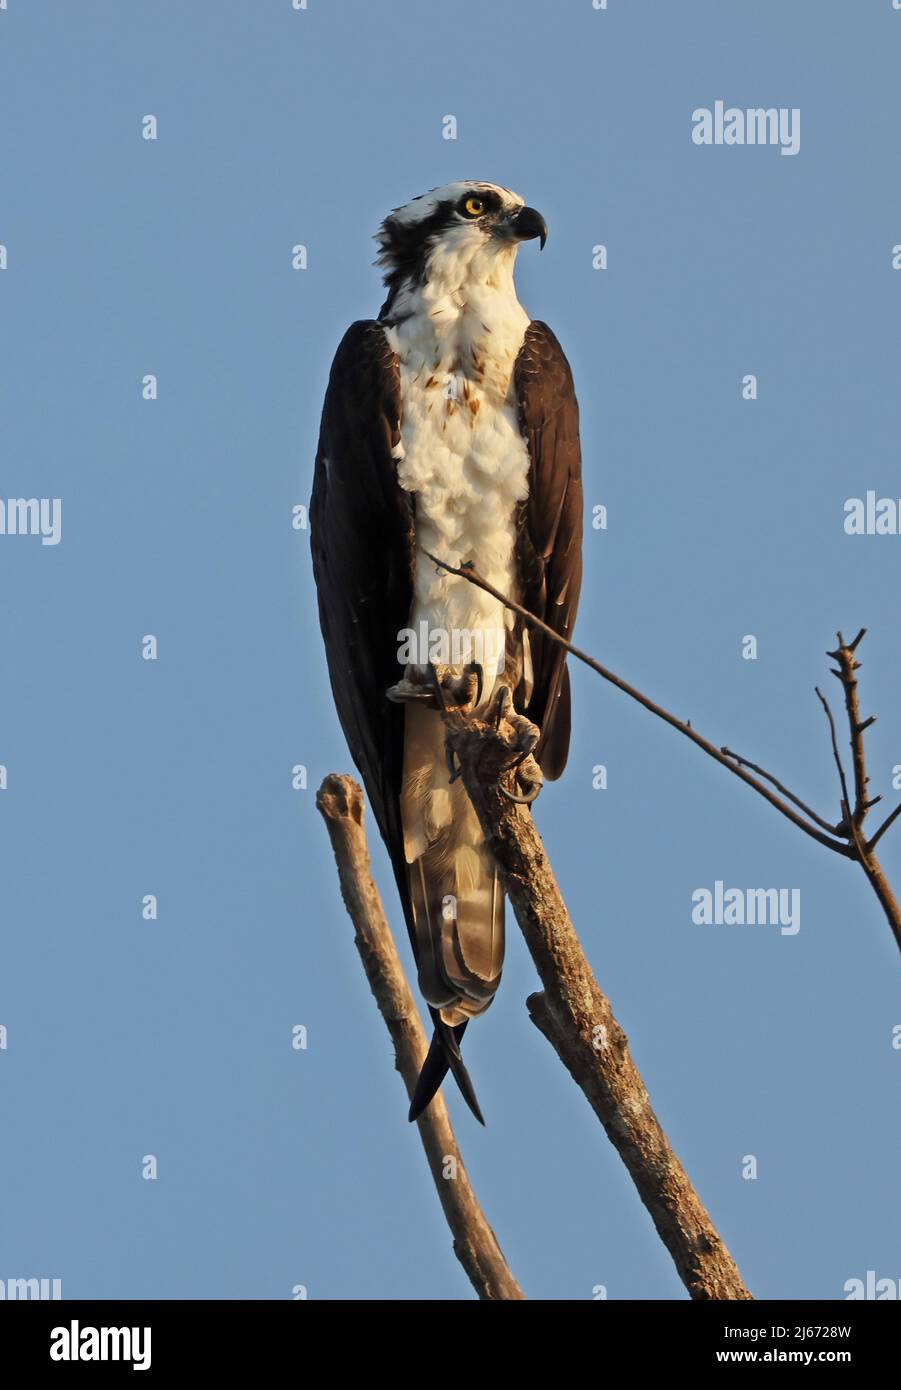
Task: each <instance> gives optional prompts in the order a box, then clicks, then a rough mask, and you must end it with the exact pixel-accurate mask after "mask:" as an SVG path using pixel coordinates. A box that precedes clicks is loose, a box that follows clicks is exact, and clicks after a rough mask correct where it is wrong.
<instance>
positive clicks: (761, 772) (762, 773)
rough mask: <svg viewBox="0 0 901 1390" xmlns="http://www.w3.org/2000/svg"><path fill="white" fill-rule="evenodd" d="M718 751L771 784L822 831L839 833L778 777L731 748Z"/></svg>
mask: <svg viewBox="0 0 901 1390" xmlns="http://www.w3.org/2000/svg"><path fill="white" fill-rule="evenodd" d="M720 751H721V752H722V753H724V754H725V756H726V757H727V758H734V759H735V761H736V762H737V763H739V764H740V765H741V766H742V767H747V768H750V770H751V771H752V772H756V773H757V775H758V777H763V778H764V779H765V780H766V781H767V782H772V784H773V786H774V787H775V788H776V790H777V791H780V792H781V793H782V795H783V796H784V797H787V798H788V800H789V801H793V802H794V804H795V805H796V806H797V807H798V808H799V810H801V811H803V812H804V814H805V815H807V816H809V817H810V819H811V820H812V821H813V822H814V823H815V824H816V825H819V826H822V828H823V829H824V830H828V832H829V834H830V835H837V834H838V833H839V827H838V826H835V825H830V824H829V821H827V820H824V819H823V817H822V816H818V815H817V813H816V811H813V810H811V808H810V807H809V806H808V805H807V803H806V802H804V801H802V800H801V798H800V797H798V796H795V794H794V792H791V791H789V789H788V787H785V786H783V785H782V783H781V782H780V781H779V779H778V777H774V776H773V774H772V773H771V772H767V771H766V769H765V768H762V767H758V765H757V763H752V762H750V761H749V760H748V759H747V758H743V757H741V755H740V754H739V753H733V752H732V749H731V748H722V749H721V750H720Z"/></svg>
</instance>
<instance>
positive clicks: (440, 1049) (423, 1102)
mask: <svg viewBox="0 0 901 1390" xmlns="http://www.w3.org/2000/svg"><path fill="white" fill-rule="evenodd" d="M432 1015H433V1017H434V1019H435V1032H434V1033H433V1034H432V1041H431V1043H430V1045H429V1050H428V1053H427V1054H426V1059H425V1062H424V1063H423V1065H422V1071H421V1072H420V1073H419V1080H418V1081H417V1082H416V1089H415V1090H414V1092H413V1099H412V1100H411V1102H410V1116H409V1118H410V1120H418V1119H419V1116H420V1115H421V1114H422V1112H423V1111H424V1110H425V1109H426V1108H427V1106H429V1105H430V1104H431V1102H432V1100H433V1099H434V1097H435V1093H436V1092H437V1090H438V1088H439V1086H440V1085H441V1083H442V1081H443V1080H444V1078H445V1076H446V1075H447V1073H448V1071H450V1072H451V1074H452V1076H453V1078H454V1080H455V1081H456V1083H457V1085H458V1086H459V1088H460V1092H461V1094H462V1096H463V1099H464V1100H465V1101H466V1104H467V1105H468V1106H469V1108H470V1110H471V1111H472V1113H473V1114H474V1115H475V1117H476V1119H477V1120H478V1122H479V1124H481V1125H483V1124H484V1123H485V1120H484V1118H483V1116H482V1111H481V1109H480V1107H479V1102H478V1100H477V1098H476V1093H475V1088H474V1087H473V1084H472V1080H471V1079H470V1075H469V1072H468V1071H467V1070H466V1067H465V1065H464V1062H463V1057H462V1055H461V1053H460V1039H461V1038H462V1036H463V1034H464V1032H465V1031H466V1024H465V1023H459V1024H458V1025H457V1026H456V1027H455V1028H451V1027H450V1025H449V1024H447V1023H445V1022H444V1021H443V1020H442V1019H441V1018H440V1016H439V1015H438V1013H437V1011H436V1010H432Z"/></svg>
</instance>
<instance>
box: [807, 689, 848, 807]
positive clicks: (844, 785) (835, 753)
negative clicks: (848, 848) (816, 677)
mask: <svg viewBox="0 0 901 1390" xmlns="http://www.w3.org/2000/svg"><path fill="white" fill-rule="evenodd" d="M814 690H815V691H816V693H817V696H818V698H819V701H820V704H821V705H822V706H823V709H824V710H825V711H826V718H827V719H828V720H829V734H830V736H831V738H832V756H833V758H834V759H835V766H836V767H837V768H838V780H839V782H840V783H841V788H842V798H841V806H842V815H843V816H844V818H845V825H846V827H847V829H848V831H849V833H850V830H851V816H850V812H849V809H848V807H849V802H848V783H847V782H846V780H845V769H844V768H843V767H842V759H841V754H840V753H839V751H838V740H837V738H836V736H835V720H834V719H833V717H832V710H831V709H830V708H829V701H828V700H827V699H826V696H825V695H824V694H823V692H822V691H821V690H820V687H819V686H818V685H815V686H814Z"/></svg>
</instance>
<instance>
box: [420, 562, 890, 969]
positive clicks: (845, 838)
mask: <svg viewBox="0 0 901 1390" xmlns="http://www.w3.org/2000/svg"><path fill="white" fill-rule="evenodd" d="M424 553H425V554H426V555H428V557H429V559H430V560H432V561H434V563H435V564H436V565H438V567H439V568H440V569H443V570H446V571H447V573H448V574H455V575H458V576H459V577H460V578H462V579H466V580H467V581H468V582H469V583H470V584H474V585H475V586H476V588H479V589H484V591H485V592H486V593H488V594H491V595H492V597H493V598H496V599H497V600H498V602H499V603H502V604H503V605H504V607H505V608H509V609H510V610H511V612H513V613H518V614H519V616H520V617H521V618H522V619H523V621H524V622H526V623H527V624H529V626H531V627H534V628H537V629H538V631H539V632H543V633H545V634H546V636H548V637H549V638H550V639H551V641H552V642H556V643H557V644H558V645H559V646H561V647H563V648H564V649H565V650H566V651H568V652H569V653H570V654H571V655H572V656H574V657H575V658H576V659H577V660H578V661H582V662H584V664H585V665H586V666H589V667H590V668H591V670H592V671H595V672H596V673H597V674H598V675H599V676H601V677H602V678H603V679H604V680H605V681H609V683H610V684H611V685H615V686H616V688H617V690H621V691H622V692H623V694H625V695H628V696H629V698H630V699H632V700H635V701H636V703H638V704H639V705H641V706H642V707H643V708H644V709H646V710H648V711H649V712H650V713H651V714H654V715H656V716H657V718H658V719H662V720H663V722H664V723H665V724H669V725H670V726H671V727H672V728H674V729H678V731H679V733H680V734H684V735H685V737H686V738H689V739H691V741H692V743H694V744H696V745H697V747H698V748H701V749H703V751H704V752H705V753H707V754H708V756H709V757H711V758H713V759H714V761H715V762H718V763H719V764H720V765H721V766H722V767H726V768H728V769H729V771H730V772H732V773H734V774H735V776H736V777H739V778H740V779H741V780H742V781H743V782H747V784H748V786H750V787H753V788H754V790H755V791H756V792H758V793H759V794H760V795H761V796H762V797H763V799H764V800H765V801H768V802H769V803H770V805H771V806H774V807H775V808H776V810H777V811H779V812H780V814H781V815H783V816H785V818H786V819H787V820H790V821H791V822H792V824H793V825H796V826H797V827H798V829H799V830H803V831H804V834H805V835H809V836H810V838H811V839H812V840H816V841H817V843H818V844H821V845H825V846H826V848H827V849H831V850H832V851H833V853H834V854H840V855H842V856H843V858H845V859H851V860H853V861H854V862H855V863H858V864H859V865H860V867H861V868H862V869H863V871H864V873H865V874H866V877H867V879H868V881H869V883H870V885H871V887H872V889H873V891H874V892H875V894H876V897H877V898H878V900H879V903H880V905H881V907H882V909H883V911H884V913H885V916H886V918H887V920H888V923H889V926H890V927H891V929H892V932H893V934H894V937H895V941H896V943H897V945H898V947H899V949H901V905H899V903H898V901H897V899H896V897H895V895H894V893H893V892H892V889H891V886H890V884H889V882H888V879H887V878H886V876H885V873H884V871H883V869H882V866H881V865H880V863H879V861H878V860H877V859H876V857H875V855H874V854H873V849H874V848H875V846H876V844H877V843H878V842H879V840H880V839H881V838H882V836H883V835H884V834H885V832H886V831H887V830H888V829H889V828H890V826H891V825H893V823H894V822H895V820H896V819H897V817H898V816H899V814H901V806H898V807H896V808H895V810H894V811H892V813H891V814H890V815H889V816H888V817H887V818H886V820H885V821H884V822H883V823H882V825H881V826H880V828H879V829H878V830H877V831H876V833H875V835H873V837H872V839H871V840H870V841H869V843H867V842H866V841H865V840H864V838H863V835H862V827H863V824H864V821H865V819H866V815H867V811H868V810H869V809H870V807H872V806H875V805H876V804H877V802H878V801H879V800H881V798H880V797H878V796H877V797H873V798H872V800H868V799H867V784H868V780H869V779H868V777H867V774H866V764H865V759H864V748H863V735H864V733H865V731H866V730H867V729H868V728H869V727H870V725H871V724H872V723H873V722H874V720H875V715H871V716H870V717H869V719H863V720H862V719H861V718H860V707H859V703H858V698H857V678H856V675H855V672H856V671H858V670H860V663H859V662H858V661H857V659H856V656H855V652H856V650H857V648H858V646H859V645H860V643H861V641H862V640H863V637H864V635H865V633H866V628H861V630H860V632H858V634H857V636H856V637H855V638H854V640H853V642H850V643H846V642H845V641H844V639H843V637H842V634H841V633H840V632H839V633H838V648H837V650H836V651H835V652H830V653H829V656H831V657H832V658H833V659H834V660H836V661H837V662H838V664H839V669H838V670H837V671H833V675H834V676H836V677H837V678H838V680H839V681H840V682H841V684H842V687H843V690H844V694H845V709H846V711H847V715H848V724H849V727H850V731H851V750H852V757H853V766H854V788H855V798H854V806H853V808H852V806H851V800H850V797H849V795H848V786H847V781H846V779H845V773H844V769H843V767H842V763H841V757H840V755H839V751H838V742H837V738H836V732H835V721H834V719H833V717H832V711H831V710H830V708H829V705H828V702H827V701H826V700H825V698H824V697H823V695H822V693H821V692H820V691H819V689H818V690H817V695H818V696H819V698H820V701H821V702H822V704H823V708H824V709H825V711H826V716H827V718H828V720H829V726H830V733H831V736H832V749H833V756H834V758H835V762H836V767H837V768H838V771H839V778H840V781H841V786H842V821H841V823H840V824H839V825H837V826H830V825H829V824H828V822H826V821H824V820H823V818H822V817H821V816H818V815H817V814H816V812H815V811H812V810H811V809H810V807H809V806H807V805H806V804H805V803H804V802H803V801H801V799H800V797H798V796H796V795H795V794H794V792H791V791H789V790H788V788H787V787H785V786H783V784H782V783H781V782H779V781H777V779H776V778H775V777H773V776H772V774H771V773H768V772H765V771H764V770H763V769H762V768H758V767H756V765H755V764H754V763H749V762H748V761H747V759H745V758H740V757H738V755H737V754H735V753H732V752H730V750H729V749H726V748H717V747H716V746H715V745H714V744H712V743H711V742H710V741H709V739H706V738H702V736H701V735H700V734H699V733H697V732H696V730H694V729H693V728H692V726H691V722H690V720H682V719H677V718H676V717H675V715H673V714H670V712H669V710H666V709H664V708H663V707H662V706H661V705H658V704H655V702H654V701H653V700H650V699H648V697H647V695H643V694H642V693H641V691H640V690H636V689H635V687H634V686H632V685H629V683H628V682H627V681H624V680H622V679H621V678H620V677H619V676H617V675H616V674H615V673H614V672H613V671H609V670H608V669H607V667H606V666H602V665H601V663H600V662H599V661H595V659H594V657H591V656H589V655H588V654H587V652H583V651H580V649H579V648H578V647H575V646H573V644H572V643H571V642H567V640H566V638H565V637H561V635H560V633H559V632H555V631H554V629H553V628H552V627H550V626H549V624H548V623H546V622H544V621H543V620H542V619H541V618H537V617H536V616H535V614H534V613H530V612H529V610H528V609H527V608H524V607H523V606H522V604H520V603H516V602H515V601H514V600H513V599H511V598H508V597H507V595H506V594H504V593H501V591H500V590H499V589H496V588H495V587H494V585H493V584H489V583H488V581H487V579H483V577H482V576H481V575H480V574H479V572H478V571H477V570H476V568H475V566H474V565H473V564H471V563H470V562H469V561H466V562H465V563H464V564H462V565H460V566H455V565H450V564H448V563H447V562H446V561H445V560H441V559H439V558H438V556H437V555H432V554H431V553H430V552H429V551H425V552H424ZM745 768H753V769H754V771H755V772H757V773H758V774H759V778H763V779H765V781H767V782H770V783H771V785H772V786H774V787H776V788H777V789H778V790H779V791H780V792H781V793H782V795H783V796H784V797H786V798H787V801H783V800H782V799H781V798H780V797H778V796H775V795H774V794H773V792H771V791H770V789H769V787H767V786H766V785H765V784H764V781H761V780H758V777H754V776H752V775H751V773H750V772H746V771H745ZM788 803H791V805H790V804H788ZM792 805H794V806H797V807H798V808H799V810H801V811H803V812H804V815H806V816H808V817H809V818H810V819H809V820H805V819H804V817H803V816H800V815H798V814H797V812H796V811H794V810H793V809H792ZM818 827H819V828H818ZM824 832H825V833H824ZM835 837H841V838H835Z"/></svg>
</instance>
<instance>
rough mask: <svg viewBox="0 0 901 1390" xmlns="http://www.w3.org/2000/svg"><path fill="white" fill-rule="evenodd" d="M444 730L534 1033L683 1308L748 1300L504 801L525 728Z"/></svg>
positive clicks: (448, 722) (542, 859) (545, 871)
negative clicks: (607, 1155)
mask: <svg viewBox="0 0 901 1390" xmlns="http://www.w3.org/2000/svg"><path fill="white" fill-rule="evenodd" d="M444 719H445V727H446V729H447V742H448V748H449V749H450V751H451V753H452V754H453V755H455V756H456V757H457V759H458V760H459V765H460V775H462V777H463V782H464V785H465V787H466V790H467V793H468V794H469V797H470V799H471V801H472V803H473V806H474V807H475V810H476V813H477V815H478V817H479V821H480V823H481V826H482V830H483V831H484V834H485V837H486V840H487V843H488V847H489V849H490V850H491V853H492V854H493V856H494V858H495V860H496V862H497V864H498V866H499V868H500V870H501V874H502V877H503V881H504V888H505V890H506V892H507V895H508V896H509V899H510V902H511V904H512V906H513V910H514V912H515V914H516V919H517V921H518V922H519V925H520V927H521V929H522V932H523V935H524V936H525V939H526V943H527V945H528V947H529V950H530V952H531V954H532V959H533V960H534V962H535V966H536V968H537V970H538V974H539V977H540V979H541V982H542V984H543V986H544V991H543V993H541V994H534V995H532V996H530V998H529V1000H528V1008H529V1013H530V1016H531V1018H532V1021H533V1023H535V1025H536V1026H537V1027H538V1028H539V1029H540V1031H541V1032H542V1033H544V1035H545V1037H546V1038H547V1039H548V1041H549V1042H550V1043H551V1045H552V1046H553V1047H554V1049H555V1050H556V1052H557V1055H558V1056H559V1057H560V1060H561V1061H562V1062H563V1064H564V1066H565V1067H566V1068H567V1069H568V1070H569V1072H570V1073H571V1075H572V1077H573V1079H574V1080H575V1081H576V1083H577V1085H579V1086H580V1087H581V1089H582V1090H583V1091H584V1093H585V1095H586V1097H587V1099H588V1101H589V1103H590V1104H591V1106H592V1108H593V1109H594V1111H595V1113H596V1114H597V1116H598V1118H599V1120H600V1121H601V1124H602V1125H603V1126H604V1129H605V1130H606V1132H607V1135H608V1137H609V1139H610V1141H611V1143H612V1144H613V1145H614V1147H615V1148H616V1150H617V1152H618V1154H619V1155H620V1157H621V1158H622V1160H623V1162H624V1163H625V1165H626V1168H627V1169H628V1171H629V1174H630V1176H631V1177H632V1180H633V1182H634V1183H635V1186H636V1188H637V1189H638V1194H639V1196H640V1198H641V1200H642V1202H643V1203H644V1205H645V1206H646V1207H647V1209H648V1211H649V1213H650V1215H651V1218H652V1220H653V1222H654V1225H655V1226H656V1228H657V1231H658V1234H659V1235H660V1238H661V1240H662V1241H663V1243H664V1245H665V1246H666V1248H667V1250H668V1251H669V1252H670V1255H671V1256H672V1258H673V1261H674V1262H675V1265H676V1269H677V1271H678V1273H679V1276H680V1278H681V1279H682V1281H683V1282H684V1284H685V1286H686V1288H687V1289H688V1291H689V1293H690V1294H691V1297H692V1298H695V1299H748V1298H750V1297H751V1295H750V1294H749V1292H748V1290H747V1289H746V1287H745V1285H744V1283H743V1281H742V1278H741V1275H740V1274H739V1272H738V1269H737V1268H736V1265H735V1262H734V1261H733V1259H732V1256H731V1255H730V1254H729V1251H728V1250H727V1248H726V1246H725V1244H724V1242H723V1240H722V1239H721V1237H720V1235H719V1234H718V1232H717V1230H716V1228H715V1226H714V1225H713V1223H712V1221H711V1220H710V1217H709V1216H708V1214H707V1212H706V1210H705V1209H704V1206H703V1204H702V1202H701V1200H700V1198H699V1197H698V1194H697V1193H696V1191H695V1189H694V1187H693V1186H692V1184H691V1182H690V1180H689V1178H688V1176H687V1174H686V1173H685V1170H684V1169H683V1167H682V1165H681V1163H680V1162H679V1159H678V1158H677V1157H676V1155H675V1154H674V1152H673V1150H672V1148H671V1147H670V1144H669V1140H668V1139H667V1137H666V1135H665V1134H664V1132H663V1130H662V1128H661V1126H660V1122H659V1120H658V1119H657V1116H656V1115H655V1114H654V1111H653V1109H652V1107H651V1102H650V1100H649V1099H648V1093H647V1091H646V1089H645V1086H644V1082H643V1081H642V1079H641V1076H640V1075H639V1072H638V1069H637V1067H636V1066H635V1063H634V1061H633V1060H632V1056H631V1053H630V1051H629V1043H628V1039H627V1038H626V1035H625V1033H624V1032H623V1030H622V1028H621V1027H620V1025H619V1024H618V1023H617V1021H616V1019H615V1018H614V1015H613V1010H612V1009H611V1006H610V1003H609V1001H608V999H607V998H606V996H605V995H604V994H603V992H602V991H601V989H600V987H599V985H598V983H597V981H596V979H595V978H594V975H593V974H592V971H591V968H590V966H589V964H588V962H587V960H586V959H585V955H584V953H583V951H582V947H581V944H580V942H579V938H578V936H577V935H576V932H575V929H574V927H573V925H572V922H571V921H570V918H569V915H568V913H567V910H566V905H565V903H564V901H563V898H562V895H561V893H560V889H559V888H558V886H557V882H556V879H555V878H554V874H553V871H552V869H551V866H550V864H549V862H548V859H547V856H546V855H545V852H544V847H543V845H542V843H541V840H540V838H539V836H538V832H537V831H536V829H535V825H534V823H533V821H532V817H531V815H530V814H529V812H528V811H527V809H526V808H525V806H523V805H520V804H517V803H516V802H514V801H513V800H511V799H510V796H509V795H508V794H505V790H504V788H503V785H502V782H503V779H504V778H505V777H508V776H509V773H510V767H511V765H512V763H513V761H514V760H515V758H516V757H517V755H521V752H522V748H523V743H522V734H523V732H524V728H523V726H524V725H525V724H527V721H525V720H523V719H522V718H521V716H517V715H515V714H512V715H511V716H510V717H509V718H507V717H503V718H501V720H500V722H499V724H498V726H497V727H495V726H494V724H493V723H485V722H482V721H481V720H479V719H474V718H467V717H466V716H465V715H463V714H461V713H459V711H455V710H447V709H446V710H445V714H444ZM529 727H530V728H531V727H532V726H529ZM529 762H530V759H526V761H525V763H519V766H518V768H517V775H518V776H519V777H521V778H522V777H525V779H526V780H527V781H528V780H535V779H538V778H539V774H538V771H537V767H534V766H533V767H531V768H530V767H529Z"/></svg>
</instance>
